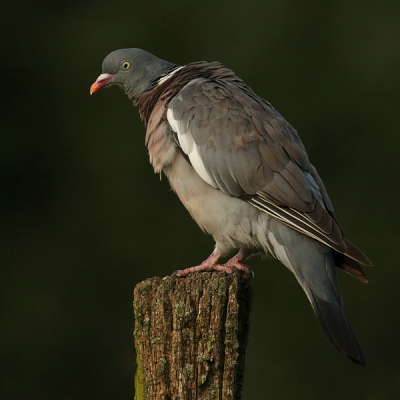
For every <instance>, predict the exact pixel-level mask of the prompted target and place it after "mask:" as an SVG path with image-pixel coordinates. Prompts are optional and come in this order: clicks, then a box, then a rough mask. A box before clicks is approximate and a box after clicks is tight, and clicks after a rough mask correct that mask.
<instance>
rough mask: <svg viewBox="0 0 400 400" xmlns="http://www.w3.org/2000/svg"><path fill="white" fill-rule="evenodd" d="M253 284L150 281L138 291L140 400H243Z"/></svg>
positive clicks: (222, 279)
mask: <svg viewBox="0 0 400 400" xmlns="http://www.w3.org/2000/svg"><path fill="white" fill-rule="evenodd" d="M252 296H253V294H252V278H251V276H249V275H244V274H241V273H238V272H236V271H235V273H233V274H230V275H228V274H226V273H223V272H212V273H210V272H202V273H194V274H190V275H188V276H187V277H185V278H177V277H166V278H163V279H162V278H158V277H155V278H150V279H147V280H146V281H144V282H141V283H139V284H138V285H137V286H136V288H135V291H134V303H133V304H134V311H135V331H134V336H135V346H136V352H137V364H138V367H137V371H136V376H135V389H136V395H135V400H178V399H179V400H191V399H193V400H194V399H196V400H210V399H218V400H228V399H229V400H239V399H241V394H242V384H243V374H244V363H245V355H246V348H247V340H248V335H249V325H250V311H251V306H252Z"/></svg>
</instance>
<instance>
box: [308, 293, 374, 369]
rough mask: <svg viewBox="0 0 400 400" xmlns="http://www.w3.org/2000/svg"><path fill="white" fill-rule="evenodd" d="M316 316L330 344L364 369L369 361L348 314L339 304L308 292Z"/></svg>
mask: <svg viewBox="0 0 400 400" xmlns="http://www.w3.org/2000/svg"><path fill="white" fill-rule="evenodd" d="M307 292H308V294H310V296H309V297H310V300H311V304H312V307H313V309H314V312H315V315H316V316H317V318H318V321H319V323H320V325H321V328H322V330H323V332H324V333H325V336H326V337H327V339H328V341H329V342H330V344H331V345H332V346H333V347H334V348H335V349H336V350H338V351H340V352H341V353H343V354H345V355H346V356H347V357H348V358H349V359H350V360H351V361H353V362H354V363H356V364H359V365H361V366H363V367H365V366H366V365H367V360H366V358H365V356H364V353H363V351H362V349H361V346H360V344H359V343H358V340H357V338H356V336H355V334H354V331H353V329H352V327H351V325H350V323H349V320H348V318H347V316H346V313H345V311H344V309H343V307H342V305H341V304H339V303H329V302H326V301H324V300H322V299H319V298H318V297H316V296H315V295H314V294H313V292H312V290H311V289H310V290H307Z"/></svg>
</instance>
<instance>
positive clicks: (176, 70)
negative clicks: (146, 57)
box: [157, 65, 184, 86]
mask: <svg viewBox="0 0 400 400" xmlns="http://www.w3.org/2000/svg"><path fill="white" fill-rule="evenodd" d="M183 67H184V65H183V66H182V67H179V68H177V69H174V70H173V71H172V72H170V73H169V74H167V75H165V76H163V77H162V78H161V79H160V80H159V81H158V83H157V86H160V85H161V84H162V83H164V82H165V81H167V80H168V79H169V78H171V76H172V75H174V74H175V72H178V71H179V70H180V69H182V68H183Z"/></svg>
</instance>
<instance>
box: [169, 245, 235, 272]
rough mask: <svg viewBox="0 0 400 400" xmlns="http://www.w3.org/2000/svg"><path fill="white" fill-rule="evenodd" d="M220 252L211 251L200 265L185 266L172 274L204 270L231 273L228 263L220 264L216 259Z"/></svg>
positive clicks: (218, 257)
mask: <svg viewBox="0 0 400 400" xmlns="http://www.w3.org/2000/svg"><path fill="white" fill-rule="evenodd" d="M220 257H221V254H219V252H217V251H215V250H214V251H213V252H212V253H211V255H210V256H209V257H208V258H207V259H206V260H204V261H203V262H202V263H201V264H200V265H197V266H196V267H190V268H185V269H181V270H179V271H176V272H175V273H174V274H175V275H176V276H179V277H183V276H186V275H188V274H190V273H192V272H204V271H224V272H226V273H228V274H231V273H232V272H233V271H232V268H231V266H230V265H226V264H224V265H221V264H218V260H219V259H220Z"/></svg>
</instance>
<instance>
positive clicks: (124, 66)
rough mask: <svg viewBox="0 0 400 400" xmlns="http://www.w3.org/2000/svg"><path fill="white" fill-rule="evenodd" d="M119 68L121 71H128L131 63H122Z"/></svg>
mask: <svg viewBox="0 0 400 400" xmlns="http://www.w3.org/2000/svg"><path fill="white" fill-rule="evenodd" d="M121 67H122V69H129V68H130V67H131V63H130V62H129V61H122V63H121Z"/></svg>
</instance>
